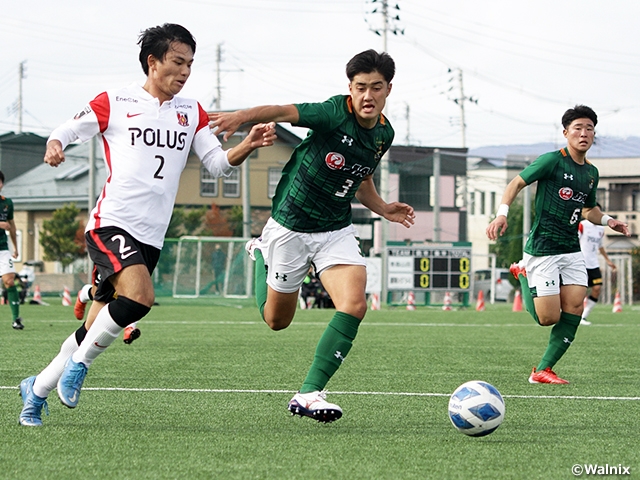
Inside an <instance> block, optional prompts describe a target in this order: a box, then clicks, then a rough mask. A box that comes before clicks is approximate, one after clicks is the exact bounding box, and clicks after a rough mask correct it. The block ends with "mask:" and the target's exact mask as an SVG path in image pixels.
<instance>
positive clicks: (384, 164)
mask: <svg viewBox="0 0 640 480" xmlns="http://www.w3.org/2000/svg"><path fill="white" fill-rule="evenodd" d="M371 3H375V4H380V10H378V7H377V6H376V8H374V9H373V10H372V12H371V13H372V14H374V13H381V14H382V28H377V29H374V28H372V29H371V30H372V31H373V32H374V33H375V34H376V35H380V36H382V51H383V52H387V40H388V36H389V32H391V33H393V34H394V35H398V34H400V35H403V34H404V30H401V29H399V28H397V27H392V26H391V23H392V22H394V21H398V20H400V16H399V15H398V14H397V13H396V15H395V16H390V15H389V2H388V0H371ZM392 8H393V9H394V10H397V11H399V10H400V7H399V6H398V4H396V5H395V7H392ZM365 21H367V20H366V18H365ZM388 111H389V103H388V102H387V103H386V104H385V108H384V114H385V116H387V112H388ZM380 197H382V199H383V200H384V201H385V202H389V150H387V152H386V153H385V154H384V155H383V156H382V159H381V160H380ZM380 222H381V223H380V248H381V249H382V252H380V253H381V255H380V256H381V259H382V268H381V270H380V271H381V276H382V279H381V280H382V281H381V284H382V291H381V292H380V293H381V295H380V300H381V301H382V302H383V303H387V294H388V285H387V276H388V272H387V241H388V239H389V224H388V223H387V221H386V220H385V219H384V218H383V219H381V220H380Z"/></svg>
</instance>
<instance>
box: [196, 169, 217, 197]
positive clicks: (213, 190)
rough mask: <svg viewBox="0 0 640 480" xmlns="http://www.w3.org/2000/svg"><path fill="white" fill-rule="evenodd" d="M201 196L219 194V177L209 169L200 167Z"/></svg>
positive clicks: (215, 195)
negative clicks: (215, 176)
mask: <svg viewBox="0 0 640 480" xmlns="http://www.w3.org/2000/svg"><path fill="white" fill-rule="evenodd" d="M200 196H201V197H217V196H218V179H217V178H214V176H213V175H211V173H209V170H207V169H206V168H205V167H200Z"/></svg>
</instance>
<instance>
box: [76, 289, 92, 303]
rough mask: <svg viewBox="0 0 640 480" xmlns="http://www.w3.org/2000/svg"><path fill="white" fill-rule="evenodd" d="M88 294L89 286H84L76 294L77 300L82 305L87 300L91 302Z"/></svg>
mask: <svg viewBox="0 0 640 480" xmlns="http://www.w3.org/2000/svg"><path fill="white" fill-rule="evenodd" d="M89 292H91V285H85V286H84V287H82V288H81V289H80V291H79V292H78V298H79V299H80V301H81V302H82V303H87V302H88V301H89V300H91V297H90V296H89Z"/></svg>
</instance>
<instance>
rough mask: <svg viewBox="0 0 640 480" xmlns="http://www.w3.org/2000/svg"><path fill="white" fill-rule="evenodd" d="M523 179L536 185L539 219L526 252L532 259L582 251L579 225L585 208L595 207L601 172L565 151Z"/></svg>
mask: <svg viewBox="0 0 640 480" xmlns="http://www.w3.org/2000/svg"><path fill="white" fill-rule="evenodd" d="M520 176H521V177H522V179H523V180H524V181H525V182H526V183H527V185H530V184H531V183H533V182H535V181H537V182H538V189H537V192H536V200H535V209H536V219H535V221H534V222H533V228H532V229H531V234H530V235H529V239H528V240H527V244H526V245H525V248H524V251H525V252H526V253H528V254H529V255H533V256H537V257H539V256H545V255H559V254H562V253H574V252H579V251H580V240H579V238H578V225H579V224H580V219H581V214H582V208H583V207H588V208H592V207H595V206H596V189H597V188H598V179H599V177H598V169H597V168H596V167H595V166H594V165H592V164H591V163H590V162H589V161H587V160H585V162H584V164H583V165H580V164H578V163H576V162H574V161H573V159H572V158H571V156H570V155H569V152H568V151H567V150H566V149H564V148H563V149H561V150H559V151H556V152H551V153H545V154H544V155H541V156H540V157H538V158H537V159H536V160H535V161H534V162H533V163H532V164H531V165H529V166H528V167H527V168H525V169H524V170H523V171H522V172H521V173H520Z"/></svg>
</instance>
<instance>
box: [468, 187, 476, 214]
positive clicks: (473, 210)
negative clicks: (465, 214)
mask: <svg viewBox="0 0 640 480" xmlns="http://www.w3.org/2000/svg"><path fill="white" fill-rule="evenodd" d="M469 214H470V215H475V214H476V192H470V193H469Z"/></svg>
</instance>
